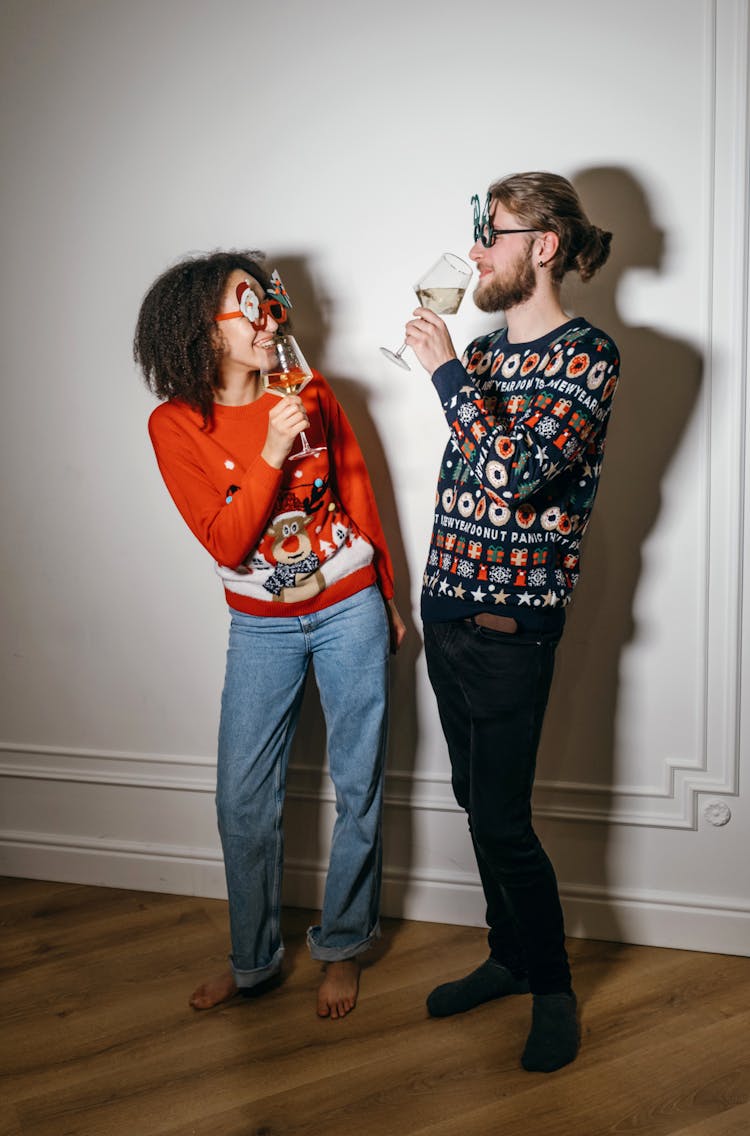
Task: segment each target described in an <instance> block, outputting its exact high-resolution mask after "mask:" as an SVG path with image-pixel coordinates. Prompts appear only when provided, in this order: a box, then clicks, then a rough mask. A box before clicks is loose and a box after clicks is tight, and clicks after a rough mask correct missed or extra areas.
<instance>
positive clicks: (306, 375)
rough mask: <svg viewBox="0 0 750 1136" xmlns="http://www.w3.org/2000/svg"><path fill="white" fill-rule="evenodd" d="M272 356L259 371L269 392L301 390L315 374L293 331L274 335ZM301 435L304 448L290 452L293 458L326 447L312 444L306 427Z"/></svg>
mask: <svg viewBox="0 0 750 1136" xmlns="http://www.w3.org/2000/svg"><path fill="white" fill-rule="evenodd" d="M269 356H270V358H269V360H268V362H267V363H266V365H265V366H264V367H263V368H262V369H261V372H260V379H261V382H262V384H263V386H264V388H265V390H267V391H268V392H269V394H277V395H280V396H281V397H282V398H285V397H286V396H287V395H290V394H299V392H300V391H301V390H303V389H304V388H305V387H306V386H307V384H308V383H309V382H310V379H311V378H312V377H313V375H312V371H311V370H310V368H309V366H308V365H307V360H306V359H305V356H304V355H303V354H302V352H301V351H300V349H299V344H298V343H297V340H296V339H295V338H294V336H293V335H275V336H274V338H273V342H272V344H271V346H270V348H269ZM299 436H300V440H301V442H302V448H301V449H300V450H298V451H297V452H296V453H294V454H289V460H290V461H297V460H298V459H299V458H308V457H314V456H315V455H317V454H322V453H323V452H324V451H325V450H326V449H327V447H326V446H311V445H310V443H309V442H308V440H307V435H306V434H305V431H304V430H301V431H300V435H299Z"/></svg>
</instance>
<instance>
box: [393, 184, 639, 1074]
mask: <svg viewBox="0 0 750 1136" xmlns="http://www.w3.org/2000/svg"><path fill="white" fill-rule="evenodd" d="M473 202H474V210H475V212H474V245H473V247H472V249H471V253H470V256H471V259H472V260H473V261H474V262H475V264H476V266H477V269H478V272H479V283H478V284H477V287H476V291H475V293H474V301H475V303H476V304H477V306H478V307H479V308H481V309H482V310H483V311H486V312H499V311H502V312H504V313H505V317H506V321H507V328H501V329H499V330H498V331H495V332H492V333H490V334H489V335H484V336H481V337H480V338H478V339H476V340H474V341H473V342H472V343H470V344H469V346H468V348H467V350H466V353H465V354H464V357H463V359H462V361H461V362H459V360H458V359H457V358H456V353H455V351H454V348H453V344H452V342H451V339H450V336H449V334H448V331H447V329H446V327H445V324H444V323H443V321H442V320H441V319H440V318H439V316H437V315H435V314H434V312H432V311H430V310H429V309H427V308H417V309H416V311H415V313H414V314H415V319H413V320H412V321H411V322H410V323H409V324H408V325H407V333H406V339H407V342H408V343H409V345H410V347H411V348H412V349H413V350H414V351H415V353H416V355H417V357H418V358H419V360H420V362H421V363H422V365H423V366H424V367H425V368H426V370H427V371H428V372H429V373H430V374H431V376H432V382H433V385H434V386H435V389H436V391H437V393H438V397H439V398H440V401H441V404H442V406H443V411H444V413H445V416H446V419H447V421H448V425H449V427H450V440H449V442H448V445H447V447H446V450H445V454H444V457H443V462H442V466H441V470H440V477H439V481H438V487H437V505H436V511H435V520H434V528H433V534H432V543H431V548H430V553H429V558H428V563H427V568H426V571H425V576H424V586H423V591H422V619H423V622H424V642H425V654H426V658H427V666H428V671H429V676H430V681H431V683H432V687H433V689H434V691H435V696H436V699H437V704H438V710H439V713H440V720H441V723H442V727H443V732H444V733H445V737H446V740H447V742H448V750H449V753H450V759H451V766H452V773H453V789H454V793H455V795H456V800H457V801H458V803H459V804H460V805H461V806H462V808H464V809H465V810H466V812H467V814H468V821H469V830H470V832H471V836H472V840H473V844H474V850H475V854H476V858H477V865H478V868H479V874H480V878H481V881H482V886H483V889H484V894H485V898H486V901H487V922H488V924H489V948H490V954H489V958H488V959H487V960H486V961H485V962H484V963H483V964H482V965H481V966H479V967H478V968H477V969H476V970H474V971H473V972H472V973H471V974H469V975H468V976H466V977H465V978H461V979H459V980H457V981H455V982H448V983H446V984H445V985H443V986H438V987H437V989H435V990H433V991H432V993H431V994H430V996H429V998H428V999H427V1007H428V1010H429V1013H430V1014H431V1015H432V1016H433V1017H445V1016H447V1015H449V1014H455V1013H459V1012H462V1011H465V1010H470V1009H472V1008H473V1007H474V1006H477V1005H479V1004H480V1003H482V1002H486V1001H489V1000H490V999H493V998H501V997H504V996H506V995H510V994H521V993H526V992H528V991H530V992H531V994H532V995H533V1012H532V1024H531V1031H530V1033H529V1036H528V1039H527V1041H526V1046H525V1049H524V1051H523V1055H522V1058H521V1062H522V1064H523V1066H524V1068H525V1069H528V1070H536V1071H540V1072H551V1071H552V1070H554V1069H559V1068H561V1067H562V1066H563V1065H566V1064H568V1063H569V1062H570V1061H573V1060H574V1058H575V1056H576V1054H577V1051H578V1042H579V1037H578V1024H577V1019H576V998H575V994H574V993H573V989H572V985H571V976H570V968H569V966H568V959H567V954H566V950H565V932H564V927H563V915H562V910H561V907H560V900H559V897H558V891H557V881H556V878H555V873H554V870H553V868H552V865H551V863H550V861H549V859H548V857H547V855H546V854H545V852H544V849H543V848H542V846H541V844H540V842H539V840H538V838H537V836H536V834H535V832H534V829H533V827H532V823H531V791H532V786H533V780H534V771H535V762H536V751H537V746H538V742H539V735H540V733H541V728H542V721H543V717H544V711H545V707H546V704H547V696H548V693H549V688H550V684H551V681H552V670H553V663H554V654H555V648H556V646H557V644H558V642H559V640H560V636H561V634H562V631H563V625H564V621H565V614H564V613H565V607H566V605H567V604H568V602H569V600H570V598H571V593H572V591H573V588H574V587H575V584H576V582H577V579H578V570H579V547H580V542H581V538H582V536H583V533H584V531H585V529H586V525H587V524H588V520H589V515H590V513H591V507H592V505H593V501H594V496H595V494H596V489H597V483H598V480H599V474H600V471H601V465H602V457H603V451H604V437H605V433H606V428H607V422H608V418H609V412H610V407H611V403H612V395H613V393H614V389H615V385H616V382H617V376H618V373H619V357H618V351H617V347H616V346H615V344H614V343H613V341H612V340H611V339H610V338H609V336H607V335H606V334H605V333H604V332H602V331H599V330H597V329H596V328H593V327H592V326H591V325H590V324H589V323H588V321H587V320H585V319H584V318H582V317H576V318H573V319H571V318H570V317H569V316H568V315H567V314H566V313H565V312H564V311H563V309H562V307H561V304H560V284H561V281H562V279H563V277H564V275H565V274H566V273H567V272H569V271H571V270H576V271H578V273H579V275H580V276H581V278H582V279H583V280H588V279H590V277H591V276H592V275H593V274H594V272H596V270H597V269H598V268H599V267H601V265H602V264H604V262H605V261H606V259H607V256H608V254H609V245H610V241H611V237H612V234H611V233H605V232H603V231H602V230H601V229H598V228H596V226H594V225H592V224H591V223H590V222H589V220H588V219H587V218H586V216H585V215H584V213H583V210H582V208H581V204H580V202H579V200H578V197H577V194H576V192H575V190H574V188H573V186H572V185H571V184H570V183H569V182H568V181H566V179H565V178H562V177H559V176H558V175H555V174H549V173H524V174H517V175H513V176H511V177H507V178H504V179H502V180H501V181H498V182H496V183H495V184H494V185H492V186H491V187H490V190H489V192H488V194H487V199H486V202H485V205H484V209H483V211H482V212H481V213H480V209H479V200H478V198H476V197H475V198H474V199H473Z"/></svg>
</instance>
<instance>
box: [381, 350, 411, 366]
mask: <svg viewBox="0 0 750 1136" xmlns="http://www.w3.org/2000/svg"><path fill="white" fill-rule="evenodd" d="M380 350H381V353H382V354H383V355H385V357H386V359H390V361H391V363H395V364H396V366H397V367H402V368H403V369H404V370H405V371H410V370H411V367H410V366H409V364H408V363H407V362H406V360H405V359H402V358H401V356H400V355H397V354H396V352H395V351H389V350H388V348H387V347H381V348H380Z"/></svg>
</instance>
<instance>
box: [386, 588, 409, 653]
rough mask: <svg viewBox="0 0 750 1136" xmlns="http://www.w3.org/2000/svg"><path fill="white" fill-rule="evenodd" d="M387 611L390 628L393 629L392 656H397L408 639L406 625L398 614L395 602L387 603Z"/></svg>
mask: <svg viewBox="0 0 750 1136" xmlns="http://www.w3.org/2000/svg"><path fill="white" fill-rule="evenodd" d="M385 610H386V612H387V614H388V626H389V627H390V629H391V654H392V655H395V654H396V652H397V651H398V649H399V647H400V646H401V644H402V643H403V641H404V639H405V638H406V624H405V623H404V621H403V619H402V618H401V616H400V615H399V614H398V609H397V607H396V604H395V602H394V601H393V600H386V601H385Z"/></svg>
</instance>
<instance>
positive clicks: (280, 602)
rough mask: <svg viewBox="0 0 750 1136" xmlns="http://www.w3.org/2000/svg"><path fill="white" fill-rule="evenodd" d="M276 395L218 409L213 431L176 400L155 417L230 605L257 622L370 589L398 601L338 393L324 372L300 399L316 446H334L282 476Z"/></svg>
mask: <svg viewBox="0 0 750 1136" xmlns="http://www.w3.org/2000/svg"><path fill="white" fill-rule="evenodd" d="M277 397H278V396H277V395H273V394H264V395H262V396H261V397H260V398H259V399H257V400H256V401H255V402H251V403H249V404H248V405H246V406H221V405H219V404H218V403H216V404H215V405H214V410H213V417H212V420H211V421H210V422H209V424H208V425H205V424H204V421H203V416H202V415H201V413H200V411H197V410H193V409H192V408H191V407H189V406H188V405H187V404H186V403H184V402H181V401H179V400H177V399H172V400H170V401H169V402H164V403H162V404H161V405H160V406H158V407H157V408H156V410H154V412H153V413H152V415H151V417H150V419H149V424H148V428H149V434H150V436H151V441H152V443H153V447H154V451H155V453H156V460H157V462H158V463H159V469H160V470H161V474H162V477H163V478H164V481H165V483H166V486H167V489H168V490H169V492H170V494H171V497H172V500H173V501H174V503H175V505H176V506H177V508H178V509H179V510H180V513H181V514H182V517H183V519H184V520H185V522H186V523H187V525H188V527H189V528H190V530H191V532H193V533H194V534H195V536H197V538H198V540H199V541H200V542H201V544H202V545H203V547H204V548H206V549H207V550H208V551H209V552H210V553H211V555H212V556H213V557H214V559H215V560H216V570H217V572H218V574H219V576H220V577H221V579H222V580H223V583H224V589H225V592H226V597H227V602H228V604H229V606H230V607H232V608H236V609H237V610H238V611H243V612H246V613H248V614H249V615H274V616H278V615H284V616H286V615H289V616H291V615H306V614H308V613H309V612H311V611H317V610H319V609H320V608H324V607H328V606H330V605H331V604H334V603H337V602H338V601H339V600H342V599H346V598H347V597H348V596H351V595H354V593H355V592H358V591H361V590H362V589H363V588H366V587H369V585H370V584H373V583H377V584H378V585H379V587H380V590H381V592H382V593H383V597H384V598H385V599H390V598H391V596H392V595H393V566H392V564H391V558H390V555H389V552H388V548H387V545H386V542H385V537H384V535H383V529H382V526H381V523H380V517H379V515H378V510H377V506H376V504H375V497H374V494H373V491H372V485H371V484H370V478H369V475H368V473H367V469H366V467H365V462H364V458H363V457H362V452H361V450H360V448H359V444H358V442H357V439H356V438H355V436H354V431H353V430H352V428H351V426H350V425H349V422H348V421H347V418H346V416H345V414H344V412H343V410H342V409H341V407H340V406H339V404H338V402H337V401H336V398H335V397H334V394H333V392H332V390H331V388H330V387H329V386H328V384H327V383H326V381H325V379H324V378H323V377H322V375H319V374H317V373H316V374H315V376H314V378H313V381H312V382H311V383H310V384H309V385H308V386H307V387H306V388H305V391H304V392H303V397H304V403H305V409H306V410H307V414H308V417H309V419H310V426H309V429H308V430H307V435H308V437H309V439H310V442H311V444H312V445H313V446H315V445H319V444H321V443H322V442H325V444H326V446H327V447H328V448H327V449H326V450H324V451H323V452H322V453H321V454H319V455H317V456H315V457H307V458H302V459H299V460H297V461H286V462H285V463H284V466H283V468H282V469H274V468H273V467H272V466H270V465H268V464H267V462H266V461H264V459H263V458H262V457H261V451H262V449H263V446H264V445H265V441H266V433H267V429H268V413H269V411H270V409H271V407H272V406H273V400H274V399H276V398H277ZM299 445H300V443H299V442H295V444H294V446H293V447H292V449H293V451H294V450H296V449H298V448H299Z"/></svg>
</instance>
